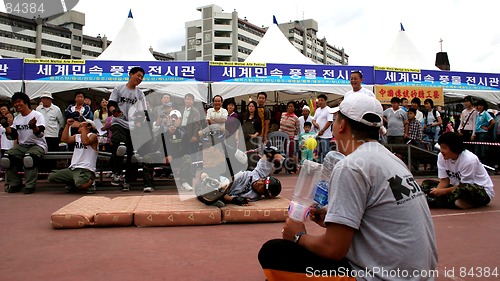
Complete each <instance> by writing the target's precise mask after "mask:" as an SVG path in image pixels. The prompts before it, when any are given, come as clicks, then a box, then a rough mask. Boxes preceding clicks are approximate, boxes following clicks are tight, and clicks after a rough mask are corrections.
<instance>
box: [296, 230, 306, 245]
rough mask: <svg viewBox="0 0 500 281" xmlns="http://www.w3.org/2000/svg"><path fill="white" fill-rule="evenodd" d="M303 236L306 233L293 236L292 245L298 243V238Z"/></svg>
mask: <svg viewBox="0 0 500 281" xmlns="http://www.w3.org/2000/svg"><path fill="white" fill-rule="evenodd" d="M304 234H306V232H305V231H302V232H299V233H297V234H295V237H294V238H293V242H294V243H299V240H300V237H301V236H302V235H304Z"/></svg>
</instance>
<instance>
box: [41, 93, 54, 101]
mask: <svg viewBox="0 0 500 281" xmlns="http://www.w3.org/2000/svg"><path fill="white" fill-rule="evenodd" d="M40 94H41V95H40V97H41V98H49V99H51V100H53V99H54V98H53V97H52V93H51V92H49V91H43V92H41V93H40Z"/></svg>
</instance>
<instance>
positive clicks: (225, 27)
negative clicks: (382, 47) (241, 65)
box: [176, 5, 349, 65]
mask: <svg viewBox="0 0 500 281" xmlns="http://www.w3.org/2000/svg"><path fill="white" fill-rule="evenodd" d="M197 10H198V11H199V12H200V13H201V18H200V19H198V20H193V21H189V22H186V23H185V27H186V42H185V44H186V45H185V46H184V47H183V49H182V51H181V52H179V53H176V55H177V56H179V55H184V56H185V60H198V61H244V60H245V59H246V58H247V57H248V55H249V54H250V53H251V52H252V50H253V49H254V48H255V46H257V44H258V43H259V41H260V39H261V38H262V37H263V36H264V34H265V33H266V29H265V28H264V27H259V26H257V25H255V24H252V23H250V22H248V20H246V18H243V19H241V18H239V17H238V12H237V11H233V12H229V13H228V12H224V10H223V9H222V8H221V7H219V6H217V5H207V6H202V7H199V8H197ZM279 28H280V30H281V31H282V32H283V34H285V36H286V37H287V38H288V40H289V41H290V42H291V43H292V44H293V45H294V46H295V47H296V48H297V49H298V50H299V51H300V52H301V53H302V54H304V55H305V56H307V57H309V58H310V59H311V60H313V61H315V62H317V63H322V64H330V65H347V64H349V56H348V55H347V54H346V53H345V51H344V49H343V48H340V49H339V48H337V47H335V46H332V45H330V44H329V43H328V42H327V40H326V38H322V39H318V38H317V32H318V23H317V22H316V21H315V20H313V19H308V20H302V21H294V22H290V23H283V24H279Z"/></svg>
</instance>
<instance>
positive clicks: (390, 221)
mask: <svg viewBox="0 0 500 281" xmlns="http://www.w3.org/2000/svg"><path fill="white" fill-rule="evenodd" d="M335 111H336V112H335ZM334 112H335V114H336V117H335V121H334V123H333V132H334V134H335V141H336V142H337V148H338V151H339V152H340V153H342V154H344V155H346V157H345V158H344V159H342V160H340V161H339V162H338V163H337V164H336V165H335V167H334V168H333V172H332V174H331V176H330V183H329V190H328V205H327V206H325V207H323V208H311V209H310V213H309V214H310V215H309V218H310V219H311V220H312V221H314V222H316V224H318V225H319V226H321V227H322V228H323V231H320V232H318V231H316V230H317V229H315V231H313V232H314V233H309V232H307V229H306V224H304V222H299V221H296V220H293V219H291V218H288V219H287V220H286V223H285V225H284V227H283V229H282V231H281V235H282V238H283V239H273V240H269V241H267V242H266V243H265V244H264V245H263V246H262V248H261V249H260V251H259V255H258V258H259V262H260V264H261V266H262V268H263V269H264V273H265V274H266V277H267V278H268V280H285V279H286V280H307V279H308V277H311V276H312V275H308V274H310V273H312V272H321V273H322V274H323V273H326V276H325V275H321V276H322V277H330V278H325V279H328V280H340V279H341V278H340V277H352V279H351V278H345V279H343V278H342V280H354V279H356V278H355V277H358V278H359V277H360V275H356V276H353V275H354V274H356V273H357V272H358V273H359V272H365V273H367V272H370V274H371V275H370V277H368V278H366V279H365V278H359V279H361V280H402V279H404V280H428V278H426V277H427V276H419V275H418V274H415V273H418V272H430V271H433V270H435V268H436V265H437V247H436V239H435V235H434V227H433V224H432V218H431V214H430V210H429V208H428V207H427V203H426V200H425V195H424V193H423V192H422V190H421V189H420V186H419V185H418V184H417V183H416V181H415V179H414V178H413V176H412V174H411V173H410V171H409V170H408V168H407V167H406V165H405V164H404V163H403V162H402V161H401V160H400V159H398V158H397V157H396V156H395V155H394V154H392V153H391V152H390V151H389V150H388V149H387V148H385V147H384V146H383V145H381V144H380V143H379V142H378V141H377V139H378V134H379V127H380V126H381V125H382V123H383V121H382V105H381V104H380V102H379V101H378V100H377V99H376V98H375V97H370V96H366V95H350V96H348V97H346V98H345V99H344V100H343V101H342V103H340V105H339V107H338V108H335V110H334ZM381 268H383V270H381V271H378V270H377V271H378V272H375V270H376V269H381ZM396 271H398V272H400V271H401V272H403V271H404V272H409V273H410V274H408V275H406V276H404V278H402V277H401V276H397V274H396V275H394V276H392V275H391V276H389V275H387V274H384V273H382V272H396ZM335 273H337V275H336V276H335ZM351 273H353V274H351ZM342 275H343V276H342ZM334 277H337V278H334ZM363 277H366V275H365V276H363Z"/></svg>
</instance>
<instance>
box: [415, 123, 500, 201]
mask: <svg viewBox="0 0 500 281" xmlns="http://www.w3.org/2000/svg"><path fill="white" fill-rule="evenodd" d="M438 144H439V145H440V153H439V155H438V161H437V166H438V177H439V181H435V180H425V181H423V182H422V188H423V189H424V191H425V192H426V193H427V203H429V206H430V207H436V208H459V209H470V208H475V207H482V206H486V205H487V204H488V203H490V201H491V199H492V198H493V197H494V196H495V191H494V189H493V182H492V181H491V178H490V176H489V175H488V172H487V171H486V169H485V168H484V166H483V164H481V161H479V158H478V157H477V156H476V155H475V154H474V153H472V152H470V151H468V150H467V149H465V146H464V143H463V140H462V138H461V137H460V136H459V135H458V134H457V133H453V132H448V133H445V134H443V135H441V136H440V137H439V139H438Z"/></svg>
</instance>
